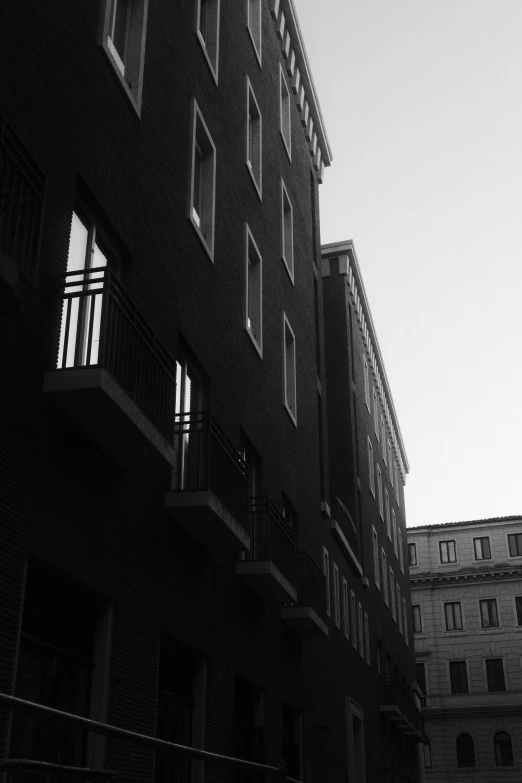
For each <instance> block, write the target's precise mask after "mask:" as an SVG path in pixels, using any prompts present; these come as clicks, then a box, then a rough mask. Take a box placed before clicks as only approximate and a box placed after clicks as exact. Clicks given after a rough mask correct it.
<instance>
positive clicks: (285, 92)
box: [279, 63, 292, 163]
mask: <svg viewBox="0 0 522 783" xmlns="http://www.w3.org/2000/svg"><path fill="white" fill-rule="evenodd" d="M291 96H292V93H291V90H290V89H289V88H288V84H287V83H286V76H285V73H284V70H283V66H282V65H281V63H279V133H280V134H281V138H282V140H283V145H284V148H285V150H286V154H287V155H288V160H289V161H290V163H291V162H292V98H291Z"/></svg>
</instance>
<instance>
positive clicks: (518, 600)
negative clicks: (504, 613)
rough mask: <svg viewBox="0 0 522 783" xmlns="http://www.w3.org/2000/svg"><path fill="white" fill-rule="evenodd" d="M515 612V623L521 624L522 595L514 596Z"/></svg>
mask: <svg viewBox="0 0 522 783" xmlns="http://www.w3.org/2000/svg"><path fill="white" fill-rule="evenodd" d="M515 614H516V621H517V625H522V595H516V596H515Z"/></svg>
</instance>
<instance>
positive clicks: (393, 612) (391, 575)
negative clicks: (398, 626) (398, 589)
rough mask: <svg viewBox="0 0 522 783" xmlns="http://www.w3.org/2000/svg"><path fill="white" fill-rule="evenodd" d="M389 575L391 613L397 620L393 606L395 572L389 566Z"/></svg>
mask: <svg viewBox="0 0 522 783" xmlns="http://www.w3.org/2000/svg"><path fill="white" fill-rule="evenodd" d="M389 575H390V604H391V613H392V617H393V619H394V620H395V622H397V612H396V608H395V574H394V573H393V568H392V567H391V566H390V567H389Z"/></svg>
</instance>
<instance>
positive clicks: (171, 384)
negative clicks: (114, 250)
mask: <svg viewBox="0 0 522 783" xmlns="http://www.w3.org/2000/svg"><path fill="white" fill-rule="evenodd" d="M60 304H61V322H60V339H59V348H58V360H57V367H56V369H55V370H52V371H51V372H47V373H45V376H44V392H45V394H47V395H48V396H49V397H50V398H51V399H52V400H53V401H54V403H55V404H56V405H57V406H58V407H59V408H61V409H62V410H63V411H64V412H65V413H66V414H67V415H68V416H69V417H70V418H71V419H72V420H73V421H74V422H75V423H76V424H77V425H78V427H79V428H80V429H81V430H83V431H84V432H85V433H86V434H87V435H88V436H89V438H90V439H91V440H92V441H94V443H96V444H97V445H98V446H99V447H100V448H101V449H102V450H103V451H104V452H105V453H106V454H107V455H108V456H109V457H110V458H111V459H113V460H114V461H115V462H116V463H117V464H119V465H120V466H121V467H122V468H124V469H129V468H136V467H140V466H142V465H151V464H165V462H167V463H168V464H170V465H174V461H175V457H174V445H173V442H174V441H173V439H174V405H175V392H176V370H175V363H174V361H173V360H172V359H171V357H170V355H169V354H168V352H167V351H166V350H165V348H164V347H163V346H162V344H161V343H160V341H159V340H158V338H157V337H156V335H155V334H154V332H153V331H152V329H151V328H150V326H149V325H148V324H147V322H146V321H145V319H144V318H143V317H142V316H141V314H140V313H139V312H138V310H137V308H136V306H135V305H134V303H133V302H132V301H131V299H130V298H129V296H128V295H127V293H126V292H125V291H124V289H123V287H122V285H121V283H120V282H119V281H118V280H117V278H116V277H115V275H114V274H113V273H112V272H111V271H110V270H109V268H108V267H103V268H98V269H90V270H89V269H87V270H81V271H79V272H68V273H66V274H65V275H64V276H63V278H62V285H61V292H60Z"/></svg>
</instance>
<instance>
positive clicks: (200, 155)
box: [189, 98, 216, 260]
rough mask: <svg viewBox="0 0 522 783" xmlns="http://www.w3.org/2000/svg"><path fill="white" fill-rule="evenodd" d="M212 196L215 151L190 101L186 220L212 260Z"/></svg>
mask: <svg viewBox="0 0 522 783" xmlns="http://www.w3.org/2000/svg"><path fill="white" fill-rule="evenodd" d="M215 195H216V148H215V146H214V142H213V141H212V139H211V137H210V133H209V132H208V128H207V126H206V125H205V121H204V120H203V117H202V116H201V112H200V110H199V106H198V104H197V102H196V100H195V98H193V99H192V176H191V180H190V209H189V218H190V220H191V222H192V225H193V226H194V228H195V229H196V232H197V234H198V236H199V238H200V239H201V241H202V243H203V246H204V247H205V249H206V250H207V252H208V254H209V256H210V258H211V259H212V260H213V258H214V211H215Z"/></svg>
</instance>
